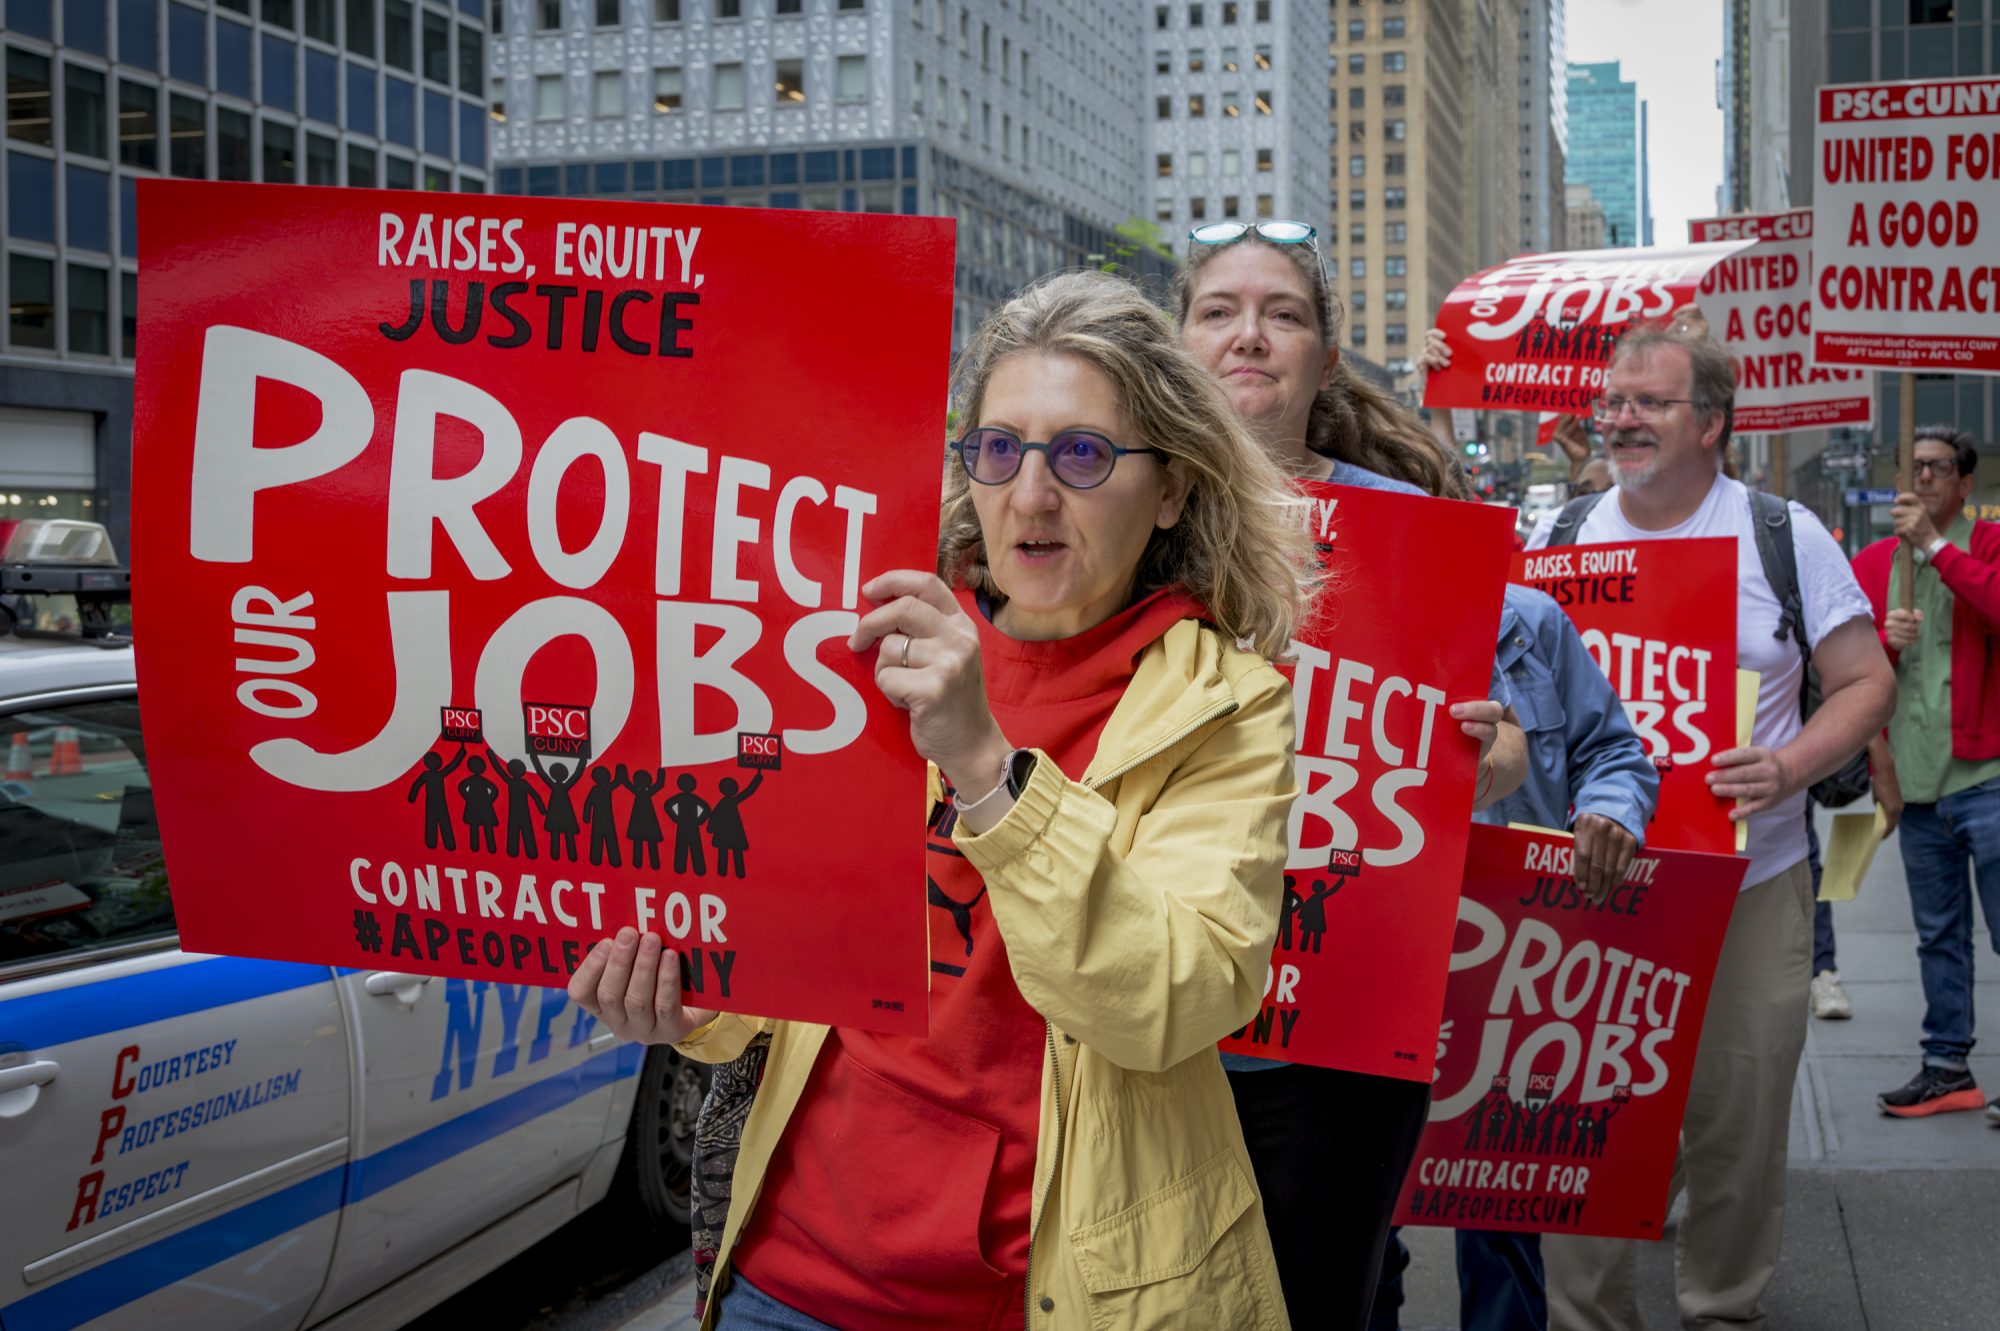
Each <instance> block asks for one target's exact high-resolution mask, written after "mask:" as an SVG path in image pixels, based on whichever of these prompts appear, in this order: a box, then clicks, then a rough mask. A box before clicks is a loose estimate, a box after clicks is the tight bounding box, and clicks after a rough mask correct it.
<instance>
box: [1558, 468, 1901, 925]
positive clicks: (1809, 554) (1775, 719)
mask: <svg viewBox="0 0 2000 1331" xmlns="http://www.w3.org/2000/svg"><path fill="white" fill-rule="evenodd" d="M1790 507H1791V514H1792V548H1793V549H1794V550H1795V551H1796V552H1797V558H1798V566H1799V599H1800V600H1801V601H1803V602H1804V603H1805V615H1806V639H1807V641H1809V642H1811V643H1812V645H1813V649H1814V650H1815V651H1817V650H1818V649H1819V645H1820V643H1821V642H1822V641H1823V640H1824V639H1825V638H1826V635H1827V634H1829V633H1831V632H1832V631H1833V630H1834V629H1837V628H1839V627H1840V626H1841V625H1842V624H1845V623H1846V622H1847V621H1848V620H1850V619H1871V618H1872V614H1873V612H1872V611H1871V610H1870V609H1869V605H1868V598H1867V596H1866V595H1865V594H1864V593H1863V592H1862V590H1861V585H1860V584H1859V583H1857V582H1856V581H1855V580H1854V571H1853V570H1852V569H1851V568H1849V567H1848V564H1847V557H1846V556H1845V555H1843V554H1842V553H1841V552H1840V547H1839V546H1838V545H1836V544H1834V540H1833V537H1831V536H1829V535H1828V534H1827V530H1826V528H1825V527H1823V526H1822V525H1820V520H1819V519H1818V518H1816V517H1814V516H1813V515H1812V514H1811V513H1810V512H1808V511H1807V510H1805V509H1804V508H1801V507H1800V506H1799V505H1797V504H1792V505H1791V506H1790ZM1555 516H1556V515H1555V514H1553V513H1550V514H1546V515H1544V516H1543V518H1542V520H1541V521H1540V522H1539V523H1537V524H1536V525H1535V534H1534V535H1533V536H1532V537H1530V538H1529V540H1528V548H1529V549H1531V550H1538V549H1540V548H1541V547H1543V546H1545V545H1547V544H1548V543H1549V533H1550V532H1552V531H1553V530H1554V529H1555ZM1695 536H1731V537H1734V538H1735V539H1736V663H1737V665H1738V667H1739V668H1741V669H1744V670H1755V671H1756V672H1757V673H1758V675H1759V676H1761V680H1760V682H1759V685H1758V689H1757V721H1756V724H1755V725H1754V726H1753V727H1752V728H1751V733H1750V742H1751V743H1753V744H1759V745H1762V746H1764V747H1765V748H1769V749H1776V748H1780V747H1782V746H1784V745H1786V744H1789V743H1790V742H1791V741H1792V740H1793V739H1794V738H1796V737H1797V735H1798V733H1799V729H1800V724H1801V723H1800V721H1799V690H1800V689H1801V688H1803V687H1804V685H1805V663H1804V662H1803V661H1802V660H1801V659H1800V657H1799V646H1798V642H1797V640H1796V639H1794V638H1793V637H1792V636H1791V635H1790V634H1789V633H1788V634H1786V635H1785V637H1783V638H1777V637H1773V636H1772V635H1773V634H1774V633H1775V632H1776V631H1777V627H1778V598H1777V597H1776V596H1774V595H1773V594H1772V592H1771V584H1770V583H1769V582H1767V581H1766V580H1765V578H1764V564H1763V561H1762V560H1760V559H1759V558H1758V557H1757V534H1756V530H1755V529H1754V528H1753V527H1752V526H1751V516H1750V500H1749V496H1748V495H1747V494H1746V493H1745V491H1744V488H1743V483H1742V482H1741V481H1732V480H1730V479H1729V478H1728V477H1726V476H1723V475H1721V474H1720V473H1718V474H1717V475H1716V478H1715V485H1714V487H1713V488H1712V489H1710V490H1709V492H1708V498H1706V499H1704V500H1702V501H1701V507H1700V508H1698V509H1696V510H1695V512H1694V516H1692V517H1690V518H1689V519H1688V520H1687V521H1686V522H1683V523H1681V524H1680V525H1679V526H1677V527H1669V528H1666V529H1665V530H1663V531H1641V530H1640V529H1639V528H1637V527H1634V526H1633V525H1632V524H1631V523H1629V522H1627V521H1626V520H1625V512H1624V509H1623V508H1622V507H1621V506H1620V503H1619V497H1618V492H1617V491H1616V490H1612V491H1611V492H1610V493H1608V494H1607V495H1605V497H1604V499H1603V500H1601V501H1600V502H1599V503H1598V505H1597V507H1596V508H1594V509H1592V510H1591V512H1590V516H1589V517H1588V518H1585V519H1584V522H1583V528H1582V530H1581V531H1580V532H1579V533H1578V534H1577V539H1576V542H1575V543H1576V544H1578V545H1595V544H1599V543H1602V542H1609V541H1668V540H1676V539H1681V538H1685V537H1695ZM1805 800H1806V797H1805V794H1804V792H1801V793H1799V794H1797V795H1794V796H1792V797H1791V798H1790V799H1787V800H1784V801H1783V802H1781V803H1779V804H1777V805H1774V806H1773V807H1771V808H1769V809H1766V810H1764V811H1763V812H1762V813H1758V814H1753V815H1752V816H1751V818H1750V835H1749V839H1748V854H1749V856H1750V868H1749V871H1748V872H1746V873H1745V874H1744V875H1743V885H1744V886H1745V887H1749V886H1751V885H1752V884H1755V883H1761V882H1764V881H1765V880H1767V879H1769V878H1772V877H1774V876H1775V875H1777V874H1780V873H1783V872H1784V871H1785V870H1786V869H1789V868H1791V867H1792V866H1793V865H1794V864H1797V863H1798V862H1799V861H1800V860H1803V859H1804V858H1805V857H1806V825H1805Z"/></svg>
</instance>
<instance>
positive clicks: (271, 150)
mask: <svg viewBox="0 0 2000 1331" xmlns="http://www.w3.org/2000/svg"><path fill="white" fill-rule="evenodd" d="M298 154H299V132H298V131H297V130H296V129H294V128H292V127H291V126H290V125H280V124H278V123H277V122H276V121H271V120H266V121H265V122H264V179H265V180H267V181H275V182H277V183H278V184H281V185H289V184H291V183H292V182H293V181H295V180H297V179H298V175H299V170H298Z"/></svg>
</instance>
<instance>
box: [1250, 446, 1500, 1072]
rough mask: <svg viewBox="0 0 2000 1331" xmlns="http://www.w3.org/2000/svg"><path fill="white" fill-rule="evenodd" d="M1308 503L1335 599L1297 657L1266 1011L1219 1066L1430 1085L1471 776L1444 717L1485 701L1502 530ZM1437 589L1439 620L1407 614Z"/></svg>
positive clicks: (1442, 516) (1439, 511)
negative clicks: (1239, 1063)
mask: <svg viewBox="0 0 2000 1331" xmlns="http://www.w3.org/2000/svg"><path fill="white" fill-rule="evenodd" d="M1302 488H1303V489H1304V490H1305V494H1306V508H1307V516H1308V521H1310V522H1311V524H1312V528H1313V532H1314V535H1315V539H1316V540H1317V541H1318V542H1319V546H1320V550H1321V553H1322V557H1323V559H1324V560H1325V563H1326V568H1327V573H1328V589H1327V591H1326V592H1325V593H1323V594H1322V596H1321V599H1320V602H1319V605H1318V607H1317V609H1316V612H1315V615H1314V617H1313V620H1312V622H1311V623H1310V624H1308V625H1306V626H1305V627H1304V628H1303V629H1302V630H1301V632H1300V633H1299V636H1298V639H1297V640H1296V641H1295V642H1294V643H1293V644H1292V650H1293V655H1294V656H1295V657H1296V661H1295V663H1294V664H1293V665H1292V666H1291V667H1290V669H1289V673H1290V676H1291V679H1292V700H1293V704H1294V707H1295V710H1296V715H1297V743H1298V757H1297V763H1298V782H1299V796H1298V799H1297V800H1296V801H1295V802H1294V803H1293V805H1292V820H1291V833H1290V835H1291V845H1292V852H1291V856H1290V858H1289V859H1288V860H1287V862H1286V866H1285V870H1286V872H1285V887H1286V891H1285V898H1284V900H1285V915H1284V919H1283V922H1282V923H1281V924H1280V926H1279V930H1278V943H1277V947H1276V949H1275V950H1274V951H1273V953H1272V957H1271V967H1270V971H1269V972H1268V975H1267V979H1266V982H1265V990H1264V1005H1263V1007H1262V1008H1261V1009H1260V1010H1259V1012H1258V1014H1257V1016H1256V1018H1255V1019H1254V1020H1253V1021H1252V1022H1251V1023H1250V1025H1248V1026H1246V1027H1244V1028H1243V1029H1242V1030H1241V1031H1238V1032H1236V1033H1235V1034H1234V1035H1232V1036H1230V1037H1229V1038H1227V1039H1225V1040H1224V1041H1223V1042H1222V1047H1223V1049H1224V1050H1226V1051H1228V1052H1230V1053H1237V1054H1255V1055H1259V1056H1261V1057H1265V1058H1282V1059H1284V1060H1286V1061H1288V1062H1294V1063H1311V1064H1316V1065H1319V1066H1322V1067H1335V1068H1347V1069H1350V1070H1352V1071H1356V1072H1369V1073H1374V1074H1376V1075H1378V1076H1385V1077H1400V1078H1402V1079H1404V1080H1406V1081H1425V1080H1428V1079H1429V1078H1430V1075H1431V1060H1432V1057H1433V1054H1434V1051H1435V1049H1436V1044H1437V1039H1436V1037H1437V1023H1438V1011H1439V1009H1440V1006H1441V1005H1442V1003H1443V1001H1444V979H1445V958H1446V955H1447V954H1448V953H1449V951H1450V949H1451V930H1452V912H1453V910H1454V902H1455V901H1456V900H1457V896H1458V878H1459V870H1460V866H1461V865H1462V864H1463V862H1464V858H1465V835H1466V828H1467V827H1468V826H1469V824H1468V822H1467V819H1468V818H1469V817H1470V815H1471V813H1472V799H1473V794H1474V791H1473V783H1474V779H1475V776H1476V772H1475V769H1476V767H1477V766H1478V757H1479V754H1478V746H1477V745H1476V744H1475V743H1474V742H1473V741H1472V740H1471V739H1470V738H1468V737H1467V736H1466V734H1465V732H1464V731H1462V730H1460V729H1459V726H1458V723H1457V722H1456V721H1453V720H1452V719H1451V716H1450V714H1449V713H1448V712H1447V711H1446V710H1445V708H1446V706H1447V705H1448V704H1449V703H1453V702H1464V701H1468V700H1475V699H1480V698H1485V697H1487V696H1488V695H1489V691H1490V689H1491V685H1492V678H1493V652H1494V639H1495V637H1496V636H1497V634H1498V633H1499V631H1500V605H1501V600H1502V597H1503V594H1504V592H1505V587H1506V568H1507V559H1506V557H1507V554H1508V552H1509V550H1510V549H1511V548H1512V533H1513V514H1512V511H1511V510H1508V509H1501V508H1495V507H1492V506H1490V505H1484V504H1466V503H1458V502H1455V501H1450V500H1441V499H1426V498H1419V497H1416V496H1412V495H1404V494H1394V493H1390V492H1387V491H1382V490H1359V489H1353V488H1350V487H1348V486H1341V485H1327V484H1324V483H1312V484H1308V485H1306V486H1304V487H1302ZM1441 589H1449V592H1450V597H1451V603H1452V611H1451V613H1450V614H1448V615H1426V614H1412V605H1413V604H1414V599H1413V598H1416V599H1420V598H1423V597H1426V596H1435V595H1437V594H1439V592H1440V590H1441Z"/></svg>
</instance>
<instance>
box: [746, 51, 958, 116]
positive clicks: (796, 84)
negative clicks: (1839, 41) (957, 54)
mask: <svg viewBox="0 0 2000 1331" xmlns="http://www.w3.org/2000/svg"><path fill="white" fill-rule="evenodd" d="M923 86H924V76H923V73H922V71H921V70H919V72H918V74H917V88H918V90H919V91H918V96H920V97H921V96H922V95H923V94H922V88H923ZM772 91H773V93H774V94H775V95H776V98H777V102H778V105H779V106H804V105H805V104H806V62H805V61H803V60H780V61H779V62H778V71H777V79H776V81H775V82H774V83H773V85H772ZM919 109H920V110H921V108H919Z"/></svg>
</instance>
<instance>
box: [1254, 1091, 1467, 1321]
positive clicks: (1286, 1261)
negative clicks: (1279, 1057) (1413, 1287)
mask: <svg viewBox="0 0 2000 1331" xmlns="http://www.w3.org/2000/svg"><path fill="white" fill-rule="evenodd" d="M1229 1088H1230V1090H1232V1091H1233V1092H1235V1095H1236V1114H1237V1117H1238V1118H1240V1119H1241V1120H1242V1121H1243V1139H1244V1141H1245V1142H1246V1143H1247V1144H1248V1146H1249V1148H1250V1163H1251V1166H1252V1168H1254V1169H1255V1170H1256V1173H1257V1188H1258V1190H1259V1191H1260V1192H1262V1193H1263V1194H1264V1217H1265V1220H1266V1221H1267V1222H1268V1224H1269V1225H1270V1229H1271V1247H1272V1248H1273V1249H1274V1250H1275V1251H1276V1253H1277V1257H1278V1278H1279V1280H1280V1281H1282V1282H1283V1284H1284V1289H1285V1307H1286V1309H1287V1310H1288V1311H1289V1313H1290V1314H1291V1320H1292V1325H1293V1326H1295V1327H1312V1328H1314V1329H1315V1331H1320V1329H1321V1328H1325V1331H1343V1329H1346V1331H1365V1328H1366V1327H1367V1325H1368V1310H1369V1308H1370V1307H1371V1306H1372V1305H1373V1303H1374V1300H1375V1278H1376V1275H1377V1273H1378V1272H1379V1271H1380V1269H1381V1265H1382V1245H1383V1244H1384V1242H1386V1241H1387V1239H1388V1236H1389V1222H1390V1220H1391V1218H1392V1217H1393V1216H1394V1214H1395V1209H1396V1195H1397V1193H1399V1192H1401V1191H1402V1188H1403V1175H1404V1174H1406V1173H1407V1172H1409V1168H1410V1161H1411V1160H1413V1159H1415V1158H1416V1153H1417V1142H1418V1140H1419V1139H1420V1138H1421V1137H1422V1136H1423V1131H1424V1121H1425V1119H1426V1118H1427V1117H1428V1116H1429V1114H1430V1103H1431V1088H1430V1083H1429V1082H1414V1081H1399V1080H1397V1079H1395V1078H1393V1077H1371V1076H1369V1075H1367V1074H1365V1073H1360V1072H1341V1071H1337V1070H1335V1069H1332V1068H1312V1067H1305V1066H1303V1065H1299V1064H1294V1065H1292V1066H1290V1067H1283V1068H1266V1069H1263V1070H1261V1071H1257V1072H1232V1073H1230V1074H1229Z"/></svg>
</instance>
